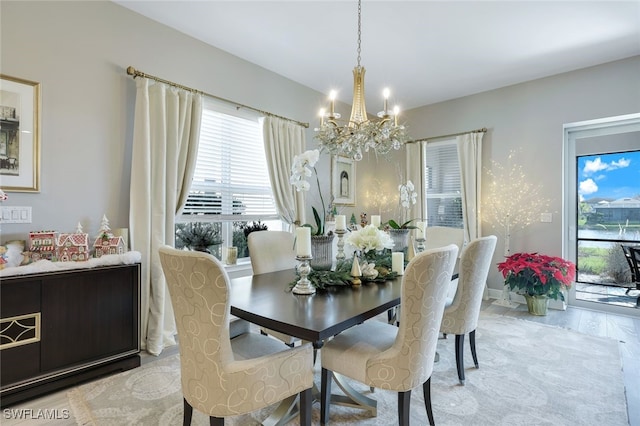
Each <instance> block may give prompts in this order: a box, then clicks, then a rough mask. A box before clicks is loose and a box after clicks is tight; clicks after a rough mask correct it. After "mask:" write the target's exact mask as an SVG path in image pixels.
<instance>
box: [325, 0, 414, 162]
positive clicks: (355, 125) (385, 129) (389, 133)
mask: <svg viewBox="0 0 640 426" xmlns="http://www.w3.org/2000/svg"><path fill="white" fill-rule="evenodd" d="M361 15H362V7H361V0H358V64H357V65H356V67H355V68H354V69H353V104H352V106H351V117H350V118H349V121H348V122H345V121H344V120H342V121H341V120H340V114H338V113H336V112H335V109H334V108H335V98H336V92H335V91H331V93H330V95H329V99H330V108H329V111H328V112H326V111H325V110H324V109H322V110H320V127H319V128H316V129H315V131H316V135H315V139H317V140H318V143H319V144H320V146H321V147H322V148H324V149H326V150H327V151H329V153H331V154H334V155H342V156H346V157H351V158H353V159H354V160H356V161H360V160H362V153H363V152H369V150H371V149H372V150H374V151H375V152H376V153H377V154H381V155H385V154H388V153H389V152H390V151H391V150H392V149H400V147H401V146H403V145H404V143H405V142H406V141H407V139H408V136H407V132H406V130H405V127H404V126H403V125H402V124H398V114H399V112H400V110H399V108H398V107H397V106H396V107H394V109H393V111H389V109H388V105H387V101H388V98H389V89H384V92H383V96H384V108H383V111H380V112H379V113H378V119H372V120H370V119H369V117H368V116H367V109H366V107H365V103H364V73H365V69H364V67H363V66H361V65H360V51H361V49H360V44H361V43H360V40H361V29H362V25H361Z"/></svg>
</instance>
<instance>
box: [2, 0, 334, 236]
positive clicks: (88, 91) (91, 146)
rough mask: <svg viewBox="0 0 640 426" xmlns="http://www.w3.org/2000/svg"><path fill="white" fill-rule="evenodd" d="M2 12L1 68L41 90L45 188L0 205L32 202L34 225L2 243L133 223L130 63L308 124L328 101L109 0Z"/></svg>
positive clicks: (9, 227)
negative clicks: (35, 233) (47, 232)
mask: <svg viewBox="0 0 640 426" xmlns="http://www.w3.org/2000/svg"><path fill="white" fill-rule="evenodd" d="M0 8H1V9H0V12H1V22H0V23H1V39H0V41H1V49H0V55H1V62H0V65H1V68H0V70H1V72H2V74H6V75H9V76H13V77H18V78H22V79H27V80H33V81H36V82H40V83H41V88H42V111H41V113H42V122H41V126H42V127H41V130H42V132H41V135H42V137H41V146H42V149H41V157H42V167H41V191H40V193H37V194H29V193H13V192H12V193H9V194H8V195H9V200H8V201H5V202H4V203H3V205H5V206H32V207H33V223H31V224H20V225H17V224H5V225H3V226H2V229H1V230H0V231H1V233H2V235H1V239H2V242H5V241H7V240H11V239H16V238H17V239H25V238H27V236H28V232H29V231H32V230H42V229H54V230H58V231H61V232H70V231H73V230H75V228H76V224H77V223H78V222H81V223H82V225H83V227H84V230H85V231H86V232H89V233H90V235H94V234H95V233H96V232H97V231H98V228H99V226H100V220H101V218H102V215H103V214H106V215H107V217H108V219H109V221H110V226H111V228H112V229H114V228H120V227H127V226H128V221H129V178H130V168H131V164H130V162H131V144H132V132H133V121H132V120H133V109H134V102H135V81H134V80H133V79H132V78H131V76H128V75H127V74H126V72H125V70H126V68H127V66H129V65H131V66H133V67H135V68H137V69H139V70H140V71H143V72H146V73H149V74H152V75H156V76H158V77H161V78H164V79H167V80H170V81H174V82H178V83H181V84H183V85H186V86H189V87H193V88H196V89H199V90H202V91H204V92H206V93H210V94H213V95H216V96H220V97H222V98H225V99H230V100H233V101H235V102H239V103H242V104H245V105H249V106H252V107H254V108H258V109H262V110H266V111H269V112H272V113H274V114H278V115H281V116H285V117H289V118H292V119H296V120H299V121H302V122H309V121H310V120H313V119H315V117H316V115H317V111H318V110H319V108H320V107H321V105H322V104H323V102H324V100H325V95H324V94H321V93H318V92H315V91H312V90H311V89H308V88H306V87H304V86H301V85H299V84H297V83H294V82H292V81H290V80H288V79H286V78H284V77H282V76H279V75H277V74H274V73H272V72H270V71H267V70H265V69H263V68H260V67H258V66H256V65H253V64H250V63H248V62H246V61H243V60H241V59H239V58H237V57H234V56H231V55H229V54H227V53H225V52H223V51H221V50H218V49H215V48H212V47H210V46H207V45H205V44H204V43H201V42H199V41H197V40H195V39H192V38H189V37H187V36H185V35H184V34H182V33H179V32H177V31H175V30H172V29H170V28H168V27H165V26H162V25H160V24H158V23H156V22H154V21H151V20H149V19H147V18H144V17H142V16H140V15H138V14H135V13H133V12H131V11H129V10H128V9H125V8H123V7H121V6H118V5H116V4H114V3H111V2H106V1H85V2H58V1H54V2H50V1H45V2H31V1H29V2H6V1H3V2H2V3H0ZM314 125H316V123H311V128H310V129H309V131H308V136H307V143H308V145H312V144H313V141H312V137H313V130H312V129H313V126H314ZM325 161H326V163H327V164H328V159H325ZM323 167H325V168H328V166H323Z"/></svg>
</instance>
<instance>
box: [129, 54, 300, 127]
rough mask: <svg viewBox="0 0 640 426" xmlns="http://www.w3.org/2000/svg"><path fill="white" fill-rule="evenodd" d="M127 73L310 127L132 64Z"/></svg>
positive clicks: (237, 107)
mask: <svg viewBox="0 0 640 426" xmlns="http://www.w3.org/2000/svg"><path fill="white" fill-rule="evenodd" d="M127 74H129V75H131V76H133V78H134V79H135V78H136V77H144V78H149V79H151V80H155V81H157V82H160V83H164V84H168V85H170V86H173V87H177V88H179V89H184V90H188V91H189V92H193V93H199V94H201V95H204V96H208V97H210V98H214V99H217V100H219V101H223V102H227V103H230V104H233V105H235V106H236V109H240V108H246V109H250V110H251V111H255V112H259V113H260V114H264V115H268V116H271V117H278V118H281V119H283V120H287V121H291V122H293V123H296V124H299V125H300V126H302V127H305V128H309V123H303V122H302V121H298V120H294V119H291V118H287V117H283V116H281V115H277V114H273V113H271V112H268V111H263V110H261V109H257V108H254V107H251V106H249V105H243V104H240V103H238V102H234V101H230V100H229V99H225V98H221V97H219V96H216V95H212V94H210V93H206V92H203V91H201V90H197V89H193V88H191V87H187V86H183V85H182V84H178V83H174V82H173V81H169V80H165V79H163V78H160V77H156V76H154V75H150V74H146V73H143V72H142V71H138V70H137V69H135V68H134V67H132V66H128V67H127Z"/></svg>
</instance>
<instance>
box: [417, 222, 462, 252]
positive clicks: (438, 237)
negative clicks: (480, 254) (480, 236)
mask: <svg viewBox="0 0 640 426" xmlns="http://www.w3.org/2000/svg"><path fill="white" fill-rule="evenodd" d="M424 234H425V242H424V246H425V248H427V249H433V248H437V247H444V246H446V245H448V244H455V245H456V246H458V253H460V252H461V251H462V246H463V245H464V229H461V228H450V227H448V226H429V227H427V228H425V230H424Z"/></svg>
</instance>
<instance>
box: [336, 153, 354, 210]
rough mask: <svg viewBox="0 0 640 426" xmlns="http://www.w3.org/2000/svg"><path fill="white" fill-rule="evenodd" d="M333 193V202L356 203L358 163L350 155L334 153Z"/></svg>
mask: <svg viewBox="0 0 640 426" xmlns="http://www.w3.org/2000/svg"><path fill="white" fill-rule="evenodd" d="M331 195H332V196H333V203H334V204H336V205H343V206H355V205H356V165H355V161H354V160H353V159H352V158H349V157H341V156H339V155H334V156H333V158H332V161H331Z"/></svg>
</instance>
